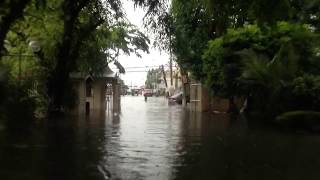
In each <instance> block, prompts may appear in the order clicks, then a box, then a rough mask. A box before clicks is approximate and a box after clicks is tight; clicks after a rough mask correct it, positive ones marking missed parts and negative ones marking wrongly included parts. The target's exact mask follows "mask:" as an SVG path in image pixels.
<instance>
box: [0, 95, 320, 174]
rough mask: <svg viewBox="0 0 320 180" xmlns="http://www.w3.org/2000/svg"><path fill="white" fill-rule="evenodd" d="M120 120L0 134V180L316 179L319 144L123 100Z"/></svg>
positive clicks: (219, 117) (312, 138)
mask: <svg viewBox="0 0 320 180" xmlns="http://www.w3.org/2000/svg"><path fill="white" fill-rule="evenodd" d="M121 104H122V105H121V107H122V112H121V114H120V115H119V116H117V115H116V116H112V113H107V115H106V117H102V118H101V117H98V118H97V117H96V118H80V117H77V118H73V119H67V120H57V122H55V123H54V124H51V123H50V124H48V123H42V122H40V123H38V124H37V125H36V127H34V128H33V129H32V130H31V131H30V132H24V134H23V135H21V134H22V132H19V133H18V134H19V135H16V134H15V133H14V132H10V133H6V131H5V130H3V129H2V130H0V134H1V135H0V179H3V180H18V179H24V180H27V179H32V180H43V179H50V180H57V179H59V180H62V179H65V180H73V179H76V180H79V179H90V180H100V179H124V180H125V179H161V180H162V179H217V180H219V179H246V180H248V179H252V180H256V179H279V180H280V179H282V180H283V179H290V180H292V179H297V180H298V179H309V180H311V179H318V177H319V175H320V171H319V168H320V161H319V158H315V157H317V156H318V154H319V152H320V137H319V136H318V135H303V134H299V133H298V134H296V133H295V134H292V133H280V132H275V131H271V130H267V129H265V130H262V129H259V130H257V129H255V128H250V126H249V127H248V123H247V122H246V120H244V119H241V118H238V119H237V120H232V121H231V120H229V118H228V116H227V115H226V114H216V115H212V114H195V113H191V112H189V111H188V110H186V109H184V108H183V107H182V106H180V105H168V102H167V100H166V99H165V98H164V97H157V98H156V97H150V98H148V100H147V101H146V102H145V101H144V98H143V97H142V96H138V97H137V96H134V97H133V96H126V97H122V102H121Z"/></svg>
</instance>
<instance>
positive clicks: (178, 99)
mask: <svg viewBox="0 0 320 180" xmlns="http://www.w3.org/2000/svg"><path fill="white" fill-rule="evenodd" d="M182 98H183V93H182V92H179V93H177V94H175V95H173V96H170V97H169V98H168V102H169V104H175V103H176V104H182Z"/></svg>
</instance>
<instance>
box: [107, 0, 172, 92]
mask: <svg viewBox="0 0 320 180" xmlns="http://www.w3.org/2000/svg"><path fill="white" fill-rule="evenodd" d="M123 8H124V10H125V12H126V14H127V18H128V20H129V21H130V22H131V23H132V24H134V25H136V26H137V27H138V28H139V29H140V31H142V32H145V30H144V29H143V16H144V15H145V11H144V10H143V9H141V8H134V4H133V2H132V1H127V0H125V1H123ZM149 39H153V38H152V37H150V36H149ZM149 51H150V54H146V53H143V54H141V55H142V57H141V58H139V57H137V56H136V55H134V54H132V55H130V56H126V55H121V56H119V59H118V61H119V62H120V63H121V64H122V66H123V67H124V68H125V69H126V74H122V75H121V76H120V77H121V79H123V80H124V82H125V84H126V85H129V86H131V85H132V86H142V85H144V83H145V81H146V79H147V72H130V71H148V70H149V69H152V68H156V67H158V66H160V65H166V64H168V62H169V55H168V54H167V53H166V52H164V51H162V52H161V53H160V51H159V50H157V49H154V48H153V47H152V43H151V44H150V49H149ZM146 66H147V67H146ZM150 66H151V67H150ZM127 67H144V68H134V69H133V68H127ZM110 68H111V69H112V70H113V71H115V66H114V65H113V63H111V64H110Z"/></svg>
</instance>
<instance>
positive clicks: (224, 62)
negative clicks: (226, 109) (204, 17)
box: [203, 22, 320, 117]
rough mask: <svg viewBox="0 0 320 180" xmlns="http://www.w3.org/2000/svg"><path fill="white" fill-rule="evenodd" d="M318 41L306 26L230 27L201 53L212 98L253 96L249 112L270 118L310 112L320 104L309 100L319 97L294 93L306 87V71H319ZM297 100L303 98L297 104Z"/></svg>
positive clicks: (281, 24) (282, 24) (313, 80)
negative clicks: (256, 112) (252, 111)
mask: <svg viewBox="0 0 320 180" xmlns="http://www.w3.org/2000/svg"><path fill="white" fill-rule="evenodd" d="M317 38H318V37H317V35H316V34H314V33H312V32H311V31H310V29H309V28H308V26H306V25H299V24H290V23H285V22H279V23H277V25H276V26H274V27H272V28H270V29H268V30H266V29H263V30H262V29H261V28H259V27H258V26H256V25H246V26H244V27H243V28H238V29H230V30H228V32H227V33H226V34H225V35H224V36H222V37H221V38H218V39H215V40H213V41H209V45H208V49H207V50H206V51H205V53H204V54H203V64H204V68H203V73H205V74H206V78H205V79H206V84H207V85H208V87H210V88H211V89H212V91H213V93H214V95H218V96H224V97H233V96H239V95H240V96H246V97H250V99H251V102H250V103H251V110H257V111H261V112H264V113H268V114H269V115H270V116H271V117H272V116H274V115H276V114H279V113H282V112H285V111H287V110H294V109H297V108H298V109H302V108H303V107H304V106H306V107H308V108H312V107H314V106H316V104H317V103H319V102H310V100H316V99H318V98H315V97H312V95H311V94H310V95H307V94H304V93H307V92H301V94H300V95H298V93H297V92H296V91H293V90H294V89H297V88H296V86H298V87H299V86H302V87H303V85H304V80H307V79H306V77H305V76H304V74H305V73H319V72H318V71H316V70H315V69H319V67H320V66H317V65H318V64H317V63H315V62H316V61H317V56H316V53H315V49H317ZM299 77H305V78H303V80H301V78H299ZM312 77H313V76H312ZM295 78H298V79H296V80H295V81H294V83H292V80H293V79H295ZM311 79H312V83H311V84H313V87H314V88H310V87H308V88H310V89H308V90H310V91H312V92H313V91H314V93H316V92H317V90H316V89H317V88H316V87H317V85H316V84H317V81H316V79H317V78H311ZM309 80H310V79H309ZM301 81H302V82H301ZM298 82H300V84H299V83H298ZM302 89H303V88H302ZM306 89H307V88H306ZM308 93H311V92H308ZM297 97H300V98H302V99H303V100H294V99H296V98H297ZM303 101H306V102H305V103H303V104H302V103H301V102H303ZM271 104H272V106H270V105H271ZM312 109H314V108H312Z"/></svg>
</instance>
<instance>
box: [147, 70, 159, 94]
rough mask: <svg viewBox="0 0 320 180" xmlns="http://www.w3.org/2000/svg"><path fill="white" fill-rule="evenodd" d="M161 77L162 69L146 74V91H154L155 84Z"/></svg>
mask: <svg viewBox="0 0 320 180" xmlns="http://www.w3.org/2000/svg"><path fill="white" fill-rule="evenodd" d="M161 75H162V68H158V69H152V70H149V71H148V73H147V80H146V82H145V86H146V88H147V89H154V88H155V84H158V83H160V81H161V80H160V78H161Z"/></svg>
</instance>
